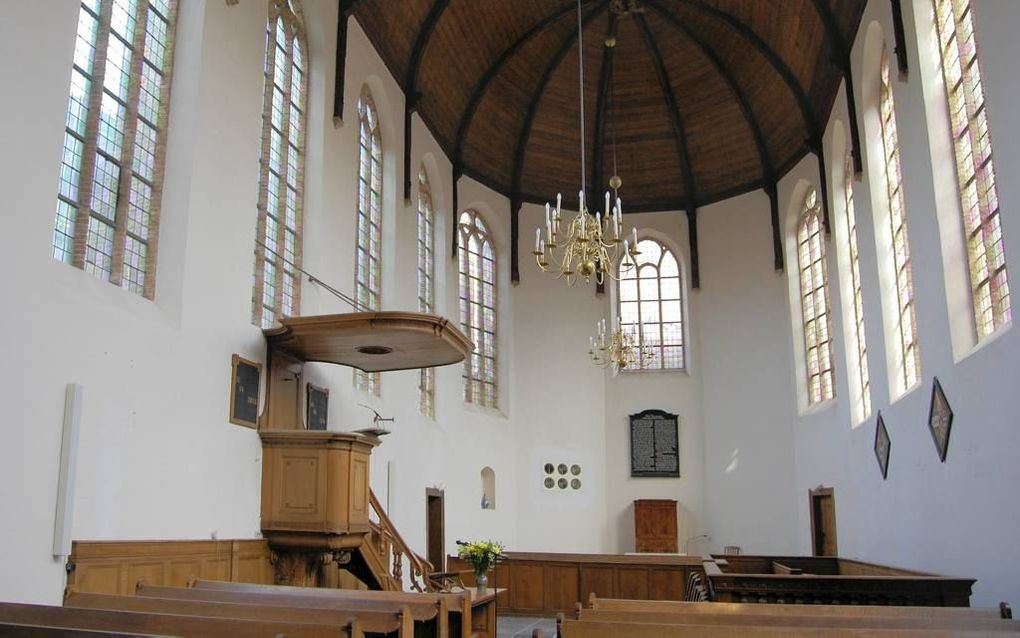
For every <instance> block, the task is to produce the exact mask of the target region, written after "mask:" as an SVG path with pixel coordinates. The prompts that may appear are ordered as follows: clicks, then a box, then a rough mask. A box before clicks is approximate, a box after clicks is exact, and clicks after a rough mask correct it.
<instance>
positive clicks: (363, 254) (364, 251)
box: [354, 86, 382, 396]
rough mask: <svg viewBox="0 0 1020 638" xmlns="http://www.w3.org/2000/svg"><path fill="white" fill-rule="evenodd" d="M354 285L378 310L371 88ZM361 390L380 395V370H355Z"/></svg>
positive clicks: (378, 205)
mask: <svg viewBox="0 0 1020 638" xmlns="http://www.w3.org/2000/svg"><path fill="white" fill-rule="evenodd" d="M357 232H358V235H357V249H356V254H355V262H354V288H355V293H356V296H357V301H358V304H360V305H361V307H362V308H364V309H365V310H379V308H380V301H379V297H380V295H379V292H380V289H381V287H382V275H381V272H380V264H381V260H382V242H381V239H382V137H381V136H380V134H379V113H378V111H377V110H376V108H375V102H374V101H373V100H372V94H371V92H369V90H368V87H367V86H366V87H364V88H363V89H362V90H361V97H360V98H358V229H357ZM354 385H355V387H357V388H358V389H359V390H363V391H365V392H369V393H371V394H374V395H376V396H379V390H380V387H379V386H380V378H379V373H378V372H375V373H370V372H362V371H361V370H355V371H354Z"/></svg>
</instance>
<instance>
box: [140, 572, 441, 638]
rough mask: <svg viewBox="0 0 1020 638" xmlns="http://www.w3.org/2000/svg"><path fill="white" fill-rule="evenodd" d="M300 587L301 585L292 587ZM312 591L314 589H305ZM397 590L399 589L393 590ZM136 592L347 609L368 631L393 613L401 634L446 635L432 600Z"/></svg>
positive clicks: (179, 590)
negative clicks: (379, 618) (381, 617)
mask: <svg viewBox="0 0 1020 638" xmlns="http://www.w3.org/2000/svg"><path fill="white" fill-rule="evenodd" d="M295 589H303V588H295ZM307 589H308V590H309V591H315V589H314V588H307ZM396 593H398V594H399V593H400V592H396ZM135 595H136V596H140V597H145V598H163V599H170V600H190V601H199V602H220V603H236V604H244V605H259V606H268V607H277V608H281V607H282V608H300V609H315V610H333V611H344V612H348V614H349V615H357V616H359V618H360V619H362V620H363V622H362V630H363V631H366V632H369V633H382V631H381V630H380V631H378V632H377V630H375V629H371V628H369V627H368V625H367V624H366V623H367V622H369V621H370V620H372V621H373V622H374V620H376V619H377V617H376V616H370V614H372V613H373V612H374V613H376V614H392V615H396V616H397V617H398V618H399V620H400V629H399V632H400V634H399V635H400V636H401V637H403V636H408V637H410V636H413V635H414V625H415V624H420V625H422V626H423V627H425V628H426V629H425V631H426V633H427V634H428V635H432V636H437V638H448V637H447V636H444V635H440V634H441V632H442V630H443V626H442V623H441V622H440V620H441V619H440V611H441V609H440V607H439V606H438V605H437V603H436V602H435V601H431V602H430V601H428V600H422V599H416V600H413V601H408V600H384V599H379V598H372V599H368V598H330V597H323V596H312V595H307V594H299V593H276V592H266V593H263V592H247V591H230V590H226V589H220V590H215V589H197V588H194V587H157V586H153V585H145V584H139V585H138V587H137V588H136V590H135Z"/></svg>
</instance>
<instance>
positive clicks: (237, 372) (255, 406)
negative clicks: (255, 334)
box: [230, 354, 262, 429]
mask: <svg viewBox="0 0 1020 638" xmlns="http://www.w3.org/2000/svg"><path fill="white" fill-rule="evenodd" d="M261 380H262V364H261V363H258V362H255V361H249V360H248V359H244V358H242V357H239V356H238V355H236V354H235V355H234V356H233V357H231V359H230V422H231V423H233V424H234V425H243V426H244V427H246V428H253V429H258V426H259V424H258V420H259V384H260V383H261Z"/></svg>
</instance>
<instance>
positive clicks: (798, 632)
mask: <svg viewBox="0 0 1020 638" xmlns="http://www.w3.org/2000/svg"><path fill="white" fill-rule="evenodd" d="M559 632H560V637H561V638H744V637H747V638H806V637H811V638H864V637H865V636H866V637H868V638H915V637H916V638H922V637H924V638H978V637H979V636H982V637H984V638H987V637H988V636H989V634H990V632H988V631H986V630H979V631H968V630H929V629H924V630H917V629H877V630H876V629H856V628H835V627H824V628H819V627H790V626H779V627H750V626H739V625H737V626H734V625H715V626H713V625H667V624H654V623H633V622H608V621H606V622H603V621H590V620H565V621H563V622H562V623H561V624H560V625H559ZM1007 635H1008V634H1007Z"/></svg>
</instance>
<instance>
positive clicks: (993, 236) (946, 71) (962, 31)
mask: <svg viewBox="0 0 1020 638" xmlns="http://www.w3.org/2000/svg"><path fill="white" fill-rule="evenodd" d="M934 4H935V30H936V32H937V35H938V41H939V52H940V54H941V57H942V65H941V66H942V78H943V80H944V81H945V85H946V87H945V88H946V99H947V101H948V106H949V120H950V126H951V132H952V136H953V153H954V159H955V164H956V176H957V181H958V183H959V188H960V202H961V207H962V213H963V227H964V232H965V233H966V238H965V239H966V242H967V261H968V264H969V271H970V283H971V298H972V302H973V305H974V325H975V329H976V331H977V337H978V339H982V338H984V337H987V336H988V335H990V334H992V333H993V332H995V331H996V330H997V329H998V328H1000V327H1001V326H1003V325H1005V324H1007V323H1009V322H1010V321H1011V319H1012V310H1011V308H1010V302H1009V283H1008V282H1007V278H1006V258H1005V254H1004V252H1003V247H1002V228H1001V227H1000V226H999V193H998V188H997V187H996V183H995V166H994V163H993V160H992V141H991V138H990V136H989V133H988V117H987V113H986V110H985V94H984V89H983V88H982V86H981V67H980V65H979V64H978V58H977V42H976V41H975V35H974V19H973V15H972V13H971V11H972V10H971V3H970V2H969V0H934Z"/></svg>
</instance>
